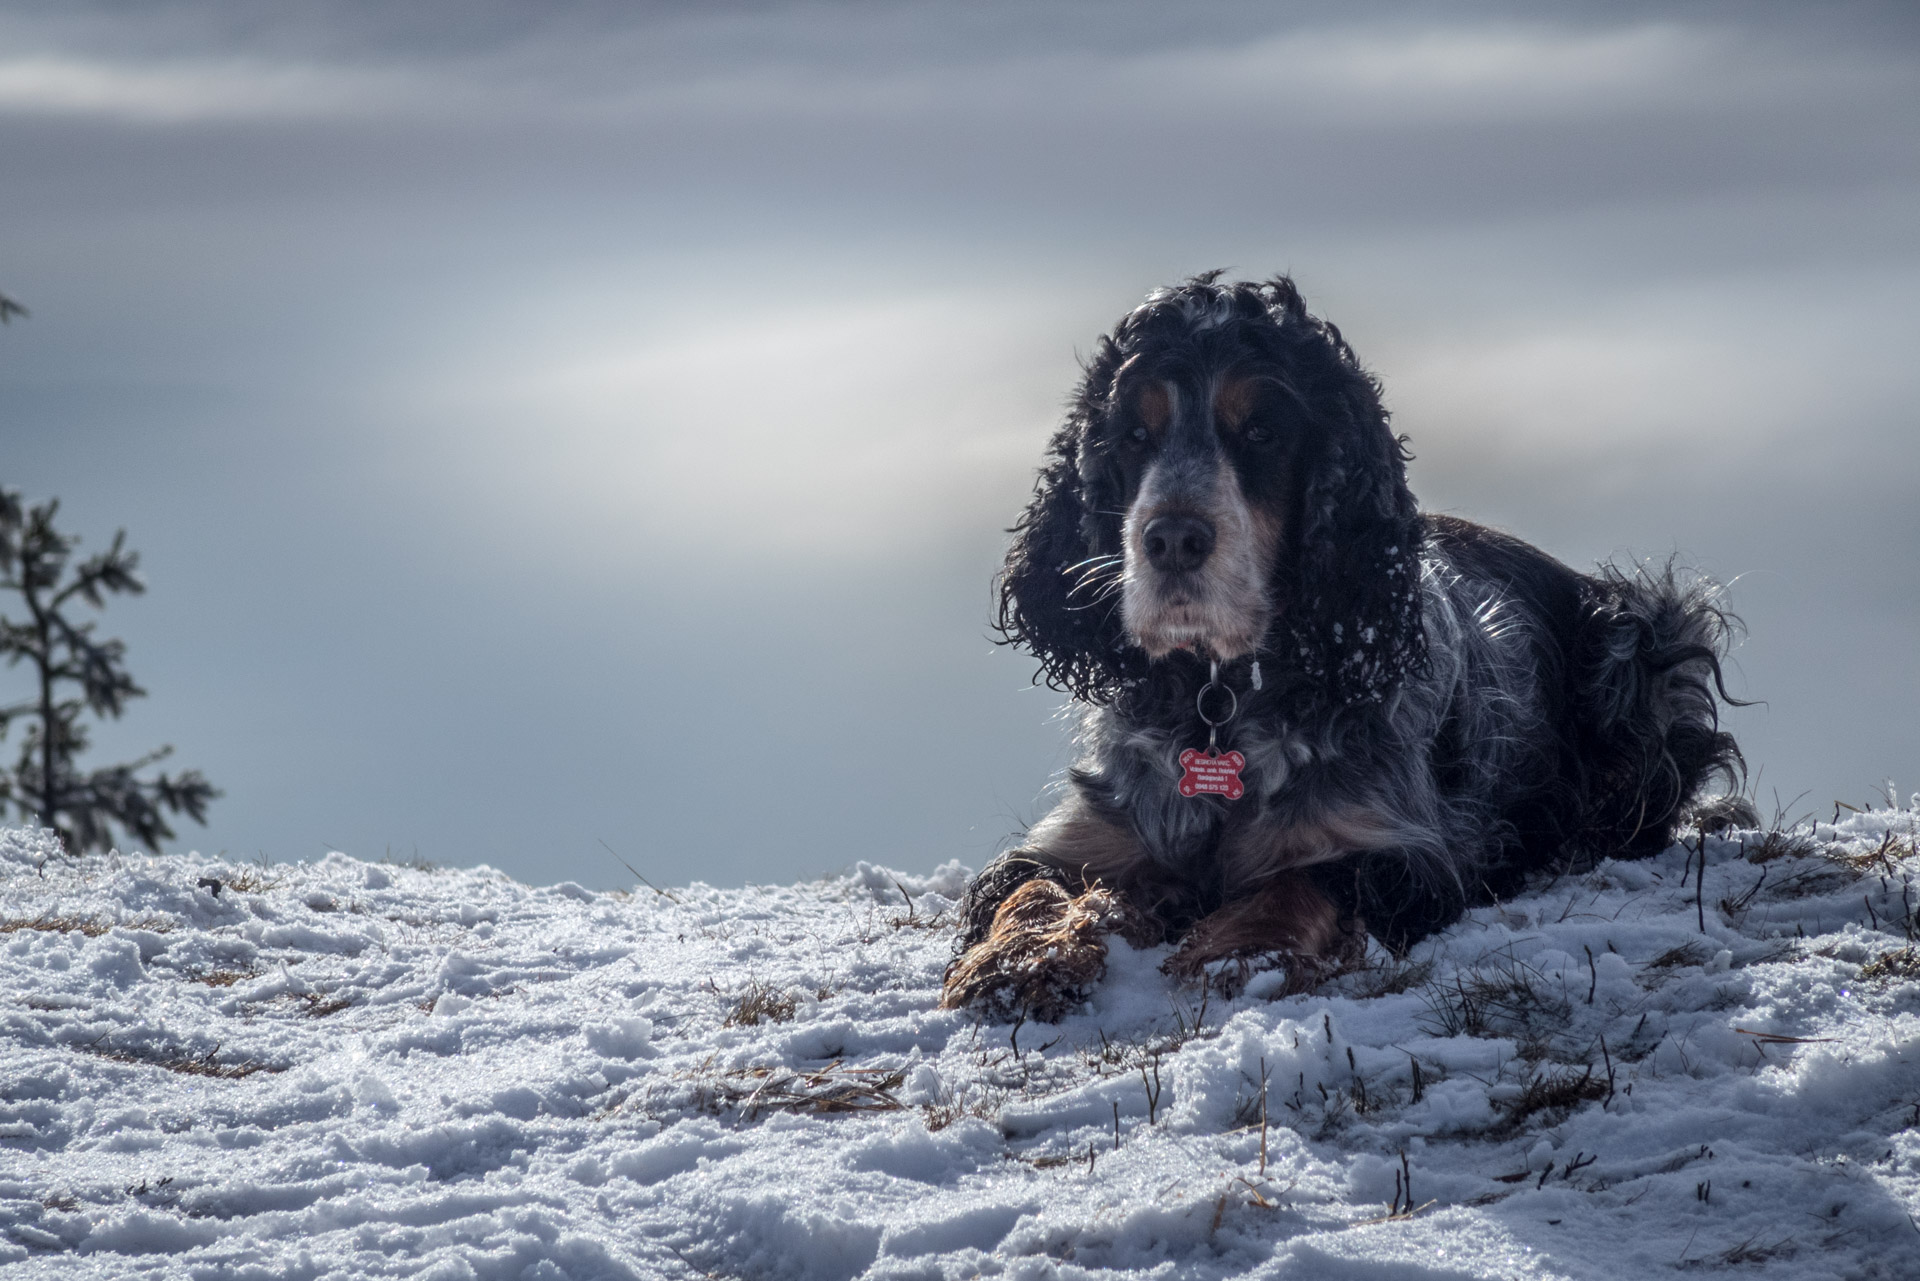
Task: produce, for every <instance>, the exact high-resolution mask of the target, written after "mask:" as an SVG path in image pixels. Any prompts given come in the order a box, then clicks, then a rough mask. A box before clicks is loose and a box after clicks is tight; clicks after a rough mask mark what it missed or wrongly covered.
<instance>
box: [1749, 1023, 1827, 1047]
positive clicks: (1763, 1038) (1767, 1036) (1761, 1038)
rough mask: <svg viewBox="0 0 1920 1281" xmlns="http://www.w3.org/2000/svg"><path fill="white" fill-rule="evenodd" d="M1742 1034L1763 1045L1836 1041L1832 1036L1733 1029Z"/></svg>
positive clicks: (1816, 1043) (1814, 1043) (1810, 1043)
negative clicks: (1791, 1034)
mask: <svg viewBox="0 0 1920 1281" xmlns="http://www.w3.org/2000/svg"><path fill="white" fill-rule="evenodd" d="M1733 1030H1734V1031H1736V1032H1738V1033H1739V1034H1740V1035H1741V1036H1750V1037H1752V1038H1753V1039H1754V1040H1756V1041H1758V1042H1760V1043H1761V1044H1763V1045H1818V1044H1820V1043H1821V1042H1823V1041H1834V1040H1837V1039H1838V1038H1837V1037H1831V1036H1782V1035H1780V1034H1779V1033H1778V1032H1750V1031H1748V1030H1747V1029H1746V1028H1743V1027H1736V1028H1734V1029H1733Z"/></svg>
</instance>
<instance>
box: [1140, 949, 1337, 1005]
mask: <svg viewBox="0 0 1920 1281" xmlns="http://www.w3.org/2000/svg"><path fill="white" fill-rule="evenodd" d="M1343 968H1344V966H1343V965H1342V963H1341V962H1340V961H1339V960H1338V959H1336V958H1333V957H1326V956H1308V955H1305V954H1303V953H1300V952H1290V951H1285V950H1272V951H1264V952H1261V951H1248V950H1241V951H1235V952H1230V953H1228V954H1226V955H1224V956H1222V955H1218V954H1214V953H1210V952H1209V951H1208V950H1207V949H1205V948H1200V947H1193V946H1185V947H1182V948H1180V950H1179V951H1177V952H1175V953H1174V954H1173V955H1172V956H1169V957H1168V958H1167V959H1166V960H1165V961H1163V962H1162V963H1161V965H1160V972H1161V973H1162V974H1165V975H1166V976H1167V977H1169V978H1171V979H1173V980H1175V981H1176V982H1179V983H1183V984H1187V985H1189V986H1193V987H1205V988H1206V989H1207V990H1209V991H1211V992H1213V993H1215V994H1217V995H1219V996H1223V997H1226V998H1227V999H1228V1000H1232V999H1233V998H1234V997H1236V996H1239V995H1240V994H1241V993H1242V992H1246V991H1248V990H1249V989H1252V990H1253V991H1254V992H1255V993H1256V994H1257V995H1259V996H1264V997H1267V998H1269V999H1278V998H1280V997H1283V996H1298V995H1299V994H1300V993H1302V992H1310V991H1312V990H1313V989H1314V988H1316V987H1318V986H1319V985H1320V984H1321V983H1322V982H1323V981H1325V980H1326V979H1329V978H1332V977H1333V976H1334V975H1335V974H1338V973H1340V971H1341V970H1342V969H1343Z"/></svg>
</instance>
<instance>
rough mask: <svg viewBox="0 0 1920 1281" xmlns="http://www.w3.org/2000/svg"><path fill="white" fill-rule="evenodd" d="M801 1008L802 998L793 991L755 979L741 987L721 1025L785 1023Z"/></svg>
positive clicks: (739, 1025) (742, 1025) (752, 1025)
mask: <svg viewBox="0 0 1920 1281" xmlns="http://www.w3.org/2000/svg"><path fill="white" fill-rule="evenodd" d="M799 1008H800V1000H799V998H798V997H796V996H794V995H793V993H791V992H788V991H783V990H781V989H779V988H776V987H774V986H772V985H771V984H768V983H762V982H761V981H760V980H759V979H753V980H750V981H749V982H748V983H747V986H746V987H745V988H743V989H741V992H740V995H739V996H738V997H737V998H735V1000H734V1002H733V1008H732V1009H731V1010H729V1011H728V1012H727V1017H726V1018H725V1019H724V1020H722V1024H721V1025H722V1026H723V1027H757V1026H759V1025H760V1024H762V1023H785V1022H786V1021H787V1020H788V1019H790V1018H792V1017H793V1015H794V1012H795V1011H796V1010H798V1009H799Z"/></svg>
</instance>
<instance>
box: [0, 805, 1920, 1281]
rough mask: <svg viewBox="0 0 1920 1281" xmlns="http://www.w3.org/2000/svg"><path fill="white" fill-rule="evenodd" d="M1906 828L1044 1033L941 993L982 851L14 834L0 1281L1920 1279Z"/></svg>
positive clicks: (1568, 889)
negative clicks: (754, 873) (149, 846)
mask: <svg viewBox="0 0 1920 1281" xmlns="http://www.w3.org/2000/svg"><path fill="white" fill-rule="evenodd" d="M1917 804H1920V802H1917ZM1915 821H1916V815H1915V813H1914V812H1912V811H1895V810H1881V811H1874V812H1872V813H1867V814H1853V815H1847V816H1845V817H1844V818H1843V821H1842V822H1840V824H1839V825H1838V826H1837V827H1836V826H1832V825H1829V824H1827V823H1824V822H1823V823H1820V824H1819V825H1818V827H1817V828H1814V829H1809V828H1808V827H1806V826H1803V827H1801V828H1800V829H1799V830H1798V837H1799V838H1800V839H1799V840H1797V841H1789V840H1787V839H1784V838H1782V837H1781V836H1778V835H1776V836H1774V837H1773V838H1772V839H1770V840H1769V839H1768V838H1767V837H1766V836H1765V835H1764V834H1761V833H1752V832H1749V833H1744V834H1742V833H1733V834H1730V835H1729V837H1728V838H1727V839H1718V838H1709V839H1708V840H1707V841H1706V842H1705V866H1706V883H1705V890H1704V893H1703V894H1701V893H1696V890H1697V888H1698V887H1697V883H1696V882H1697V878H1696V877H1693V876H1690V875H1689V861H1690V859H1691V855H1690V854H1689V853H1688V852H1687V851H1685V850H1683V849H1682V848H1679V847H1676V848H1674V849H1673V850H1670V851H1669V852H1668V853H1667V854H1666V855H1665V856H1663V857H1661V858H1659V859H1656V860H1652V861H1649V862H1644V863H1638V864H1607V865H1605V866H1603V867H1601V868H1600V869H1599V870H1598V871H1597V872H1595V873H1594V874H1592V875H1590V876H1587V877H1583V878H1579V879H1566V880H1562V881H1560V882H1558V883H1556V884H1553V885H1549V886H1543V887H1541V888H1540V889H1539V890H1538V891H1537V892H1536V893H1534V894H1532V895H1530V896H1529V897H1526V898H1524V899H1521V900H1518V901H1515V902H1513V903H1510V904H1507V905H1504V906H1503V907H1500V908H1495V909H1489V910H1485V911H1481V912H1477V913H1475V914H1473V915H1472V916H1471V917H1470V918H1469V919H1468V920H1467V921H1465V922H1463V923H1462V924H1461V925H1460V926H1458V927H1457V928H1455V929H1453V930H1451V931H1449V932H1448V933H1447V934H1445V935H1444V936H1442V937H1440V938H1439V939H1436V940H1430V941H1429V942H1428V943H1427V944H1426V945H1423V946H1422V947H1421V948H1420V949H1419V950H1418V952H1417V953H1416V955H1415V957H1413V958H1411V961H1410V962H1408V963H1395V962H1393V961H1391V960H1390V959H1388V958H1385V957H1379V958H1376V959H1377V961H1378V964H1376V965H1375V966H1374V967H1373V968H1372V969H1371V970H1369V971H1367V972H1363V973H1357V974H1353V975H1349V976H1346V977H1344V978H1342V979H1339V980H1336V981H1335V982H1334V983H1333V984H1331V985H1329V986H1328V987H1327V988H1326V989H1323V990H1322V991H1320V992H1317V993H1314V994H1312V995H1309V996H1305V997H1296V998H1292V999H1287V1000H1280V1001H1271V1002H1269V1001H1267V1000H1264V999H1261V998H1260V996H1259V994H1258V991H1257V990H1256V991H1255V992H1254V993H1253V994H1251V995H1249V996H1246V997H1242V998H1241V999H1239V1000H1237V1001H1235V1002H1232V1003H1230V1004H1227V1003H1221V1002H1219V1001H1217V1000H1216V1001H1213V1002H1211V1003H1209V1004H1206V1005H1204V1006H1203V1005H1201V1004H1200V1003H1199V1002H1198V1001H1197V1000H1196V999H1195V997H1194V995H1193V994H1192V993H1184V992H1180V991H1176V990H1173V989H1171V988H1170V987H1169V986H1168V984H1167V982H1166V980H1164V979H1163V978H1162V977H1161V976H1160V974H1159V973H1158V971H1157V969H1156V965H1157V963H1158V961H1159V960H1160V954H1159V953H1152V952H1149V953H1136V952H1132V951H1131V950H1129V949H1126V948H1125V947H1124V946H1122V945H1116V956H1115V959H1114V964H1113V967H1112V971H1111V973H1110V974H1109V977H1108V980H1107V982H1106V983H1105V984H1104V985H1103V987H1102V988H1101V990H1100V992H1099V993H1098V995H1097V996H1096V998H1095V1001H1094V1003H1093V1004H1092V1006H1091V1007H1090V1008H1089V1009H1088V1010H1086V1011H1085V1013H1083V1014H1082V1015H1079V1016H1077V1017H1074V1018H1072V1019H1070V1020H1068V1021H1067V1022H1066V1023H1064V1024H1061V1025H1059V1026H1057V1027H1047V1026H1035V1025H1028V1026H1025V1027H1021V1028H1018V1029H1010V1028H1008V1027H1006V1026H993V1025H989V1026H978V1025H976V1023H975V1022H974V1021H973V1020H971V1019H970V1018H968V1017H966V1016H964V1015H961V1014H956V1013H948V1012H943V1011H940V1010H937V1009H935V1008H934V1005H935V1000H936V996H937V993H938V985H939V979H940V974H941V969H942V966H943V964H944V962H945V960H946V956H947V950H948V947H949V944H950V942H951V933H950V930H949V929H948V927H947V924H946V922H947V919H948V914H949V913H950V910H951V907H952V899H953V898H954V897H955V896H956V895H957V893H958V891H959V889H960V887H961V885H962V884H963V879H964V871H963V869H961V868H959V867H957V866H950V867H948V868H945V869H943V870H941V871H940V872H939V873H937V874H935V875H933V876H931V877H913V876H907V875H904V874H903V875H899V876H895V875H894V874H892V873H888V872H884V871H881V870H879V869H873V868H867V867H862V868H860V869H858V871H857V872H856V874H855V875H853V876H851V877H847V878H841V879H834V880H828V881H824V882H819V883H814V884H807V885H797V886H790V887H783V888H757V887H756V888H750V889H745V890H716V889H711V888H708V887H705V886H699V885H696V886H693V887H691V888H687V889H678V890H675V891H673V892H672V894H671V896H668V895H664V894H660V893H656V892H654V891H652V890H649V889H646V888H640V889H637V890H636V891H635V892H634V893H633V894H631V895H626V894H611V895H610V894H596V893H590V892H588V891H586V890H583V889H580V888H579V887H577V886H573V885H558V886H554V887H551V888H547V889H535V888H532V887H529V886H525V885H520V884H517V883H515V882H513V881H511V880H508V879H507V878H506V877H504V876H502V875H500V874H498V873H496V872H492V871H489V870H486V869H478V870H472V871H452V870H439V871H436V870H415V869H409V868H400V867H394V866H390V865H384V864H373V863H363V862H360V861H357V860H355V859H352V858H348V857H346V856H344V855H331V856H329V857H328V858H326V859H325V860H322V861H320V862H318V863H313V864H302V865H298V866H291V865H283V866H275V867H265V868H259V867H251V866H241V865H234V864H229V863H222V862H218V861H215V860H211V859H205V858H201V857H198V856H181V857H167V858H151V859H150V858H146V857H120V856H109V857H89V858H86V859H84V860H79V861H68V860H64V859H62V858H61V857H59V856H58V855H57V854H55V853H54V852H53V850H52V849H51V848H50V847H49V846H48V845H47V844H46V842H45V839H44V838H43V837H42V836H41V835H39V834H34V833H28V832H22V831H8V832H4V833H0V1265H4V1266H5V1269H6V1271H7V1275H8V1277H9V1281H11V1279H12V1278H14V1277H16V1276H17V1277H19V1278H21V1281H26V1279H27V1278H31V1277H37V1276H46V1277H55V1276H58V1277H62V1278H69V1277H88V1276H115V1277H123V1276H136V1275H149V1274H151V1275H166V1276H183V1277H194V1278H228V1277H233V1278H239V1277H258V1278H263V1279H264V1278H274V1279H278V1278H307V1277H323V1276H325V1277H346V1276H430V1277H436V1278H464V1277H500V1278H532V1279H539V1278H558V1277H630V1276H644V1277H654V1276H660V1277H697V1276H718V1277H746V1278H763V1277H764V1278H780V1277H787V1278H823V1279H824V1278H845V1277H853V1276H858V1275H870V1276H876V1277H897V1278H908V1277H914V1278H920V1277H925V1278H935V1277H968V1276H975V1275H984V1276H1000V1275H1004V1276H1011V1277H1023V1278H1038V1277H1055V1276H1059V1277H1093V1276H1100V1277H1128V1276H1154V1277H1209V1278H1210V1277H1224V1276H1240V1275H1254V1276H1277V1277H1303V1278H1329V1279H1332V1281H1364V1279H1368V1278H1436V1279H1437V1278H1461V1277H1562V1276H1564V1277H1609V1278H1612V1277H1643V1276H1647V1275H1653V1274H1666V1273H1668V1272H1674V1271H1700V1272H1707V1273H1714V1272H1722V1271H1726V1272H1730V1273H1733V1274H1737V1275H1741V1276H1748V1275H1751V1276H1764V1277H1796V1278H1798V1277H1807V1278H1812V1277H1819V1278H1828V1277H1854V1276H1858V1277H1920V1227H1916V1225H1915V1224H1916V1212H1917V1211H1920V1129H1916V1122H1920V948H1915V949H1910V948H1909V943H1910V942H1911V939H1910V935H1912V934H1916V933H1920V923H1916V919H1915V909H1916V908H1920V886H1916V885H1914V884H1913V882H1915V881H1916V880H1920V858H1916V856H1915V850H1914V829H1915ZM216 886H218V887H219V888H218V891H217V892H216V891H215V887H216ZM1703 922H1704V928H1703ZM1603 1040H1604V1044H1603ZM1263 1079H1264V1080H1265V1082H1266V1089H1265V1091H1264V1095H1265V1125H1264V1128H1263V1123H1262V1122H1263V1116H1262V1087H1261V1083H1262V1080H1263ZM1407 1181H1410V1184H1411V1189H1410V1191H1409V1189H1408V1187H1407ZM1409 1207H1411V1209H1409Z"/></svg>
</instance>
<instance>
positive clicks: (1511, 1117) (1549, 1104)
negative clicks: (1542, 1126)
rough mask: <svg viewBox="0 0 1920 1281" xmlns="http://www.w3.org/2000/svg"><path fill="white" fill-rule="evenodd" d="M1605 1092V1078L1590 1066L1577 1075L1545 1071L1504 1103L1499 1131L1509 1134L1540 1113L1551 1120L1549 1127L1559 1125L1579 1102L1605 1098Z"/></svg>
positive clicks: (1563, 1069)
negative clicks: (1518, 1093) (1508, 1101)
mask: <svg viewBox="0 0 1920 1281" xmlns="http://www.w3.org/2000/svg"><path fill="white" fill-rule="evenodd" d="M1607 1093H1608V1087H1607V1082H1606V1078H1605V1077H1602V1076H1596V1075H1594V1071H1593V1066H1592V1065H1591V1064H1589V1065H1587V1067H1585V1068H1584V1069H1582V1070H1581V1071H1578V1072H1575V1071H1573V1070H1572V1069H1571V1068H1551V1067H1549V1068H1545V1069H1542V1070H1541V1071H1538V1072H1536V1073H1534V1074H1533V1075H1532V1076H1531V1077H1529V1078H1528V1079H1527V1083H1526V1085H1524V1086H1522V1087H1521V1090H1520V1096H1519V1097H1518V1098H1516V1099H1514V1100H1513V1101H1512V1102H1511V1103H1509V1104H1507V1108H1506V1116H1505V1117H1504V1118H1503V1119H1502V1121H1501V1128H1502V1129H1504V1130H1507V1131H1509V1132H1511V1131H1515V1130H1519V1129H1520V1128H1522V1127H1523V1126H1524V1125H1525V1124H1526V1123H1527V1122H1528V1121H1529V1120H1531V1119H1532V1118H1533V1117H1535V1116H1539V1115H1542V1114H1545V1115H1547V1116H1548V1117H1549V1118H1550V1119H1549V1121H1548V1124H1550V1125H1552V1124H1558V1123H1559V1122H1560V1121H1562V1120H1565V1119H1566V1116H1567V1114H1568V1113H1569V1112H1571V1111H1573V1110H1574V1109H1575V1108H1577V1107H1579V1106H1580V1105H1581V1104H1582V1103H1589V1102H1597V1101H1599V1100H1601V1099H1604V1098H1606V1097H1607Z"/></svg>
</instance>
